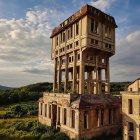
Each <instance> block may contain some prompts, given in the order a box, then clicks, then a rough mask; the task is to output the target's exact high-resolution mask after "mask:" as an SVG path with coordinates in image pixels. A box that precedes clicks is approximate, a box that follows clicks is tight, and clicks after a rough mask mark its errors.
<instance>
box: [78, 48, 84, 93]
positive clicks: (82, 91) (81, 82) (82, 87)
mask: <svg viewBox="0 0 140 140" xmlns="http://www.w3.org/2000/svg"><path fill="white" fill-rule="evenodd" d="M84 84H85V65H84V60H83V52H82V50H81V52H80V75H79V94H83V93H84V88H85V85H84Z"/></svg>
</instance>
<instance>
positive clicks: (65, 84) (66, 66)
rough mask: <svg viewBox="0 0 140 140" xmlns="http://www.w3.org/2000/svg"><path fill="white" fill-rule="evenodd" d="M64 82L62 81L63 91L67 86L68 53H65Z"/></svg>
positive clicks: (65, 90)
mask: <svg viewBox="0 0 140 140" xmlns="http://www.w3.org/2000/svg"><path fill="white" fill-rule="evenodd" d="M65 64H66V65H65V83H64V92H65V93H66V92H67V88H68V55H67V54H66V63H65Z"/></svg>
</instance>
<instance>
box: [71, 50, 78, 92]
mask: <svg viewBox="0 0 140 140" xmlns="http://www.w3.org/2000/svg"><path fill="white" fill-rule="evenodd" d="M73 60H74V61H73V86H72V87H73V92H74V93H76V80H77V79H76V78H77V77H76V76H77V70H76V62H77V57H76V53H75V51H74V52H73Z"/></svg>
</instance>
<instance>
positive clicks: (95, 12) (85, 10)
mask: <svg viewBox="0 0 140 140" xmlns="http://www.w3.org/2000/svg"><path fill="white" fill-rule="evenodd" d="M85 15H90V16H94V17H95V18H96V19H98V20H99V21H101V22H104V23H108V24H110V25H112V26H113V27H114V28H117V25H116V22H115V19H114V17H113V16H110V15H108V14H106V13H104V12H102V11H101V10H99V9H97V8H95V7H93V6H91V5H88V4H86V5H84V6H83V7H82V8H81V9H80V10H79V11H77V12H76V13H74V14H73V15H72V16H70V17H69V18H67V19H66V20H65V21H63V22H62V23H61V24H59V26H57V27H55V28H54V29H53V31H52V34H51V36H50V38H52V37H54V36H55V35H57V34H58V33H60V32H61V31H63V30H65V29H66V28H67V27H69V26H70V25H72V24H73V23H75V22H77V21H78V20H79V19H81V18H82V17H84V16H85Z"/></svg>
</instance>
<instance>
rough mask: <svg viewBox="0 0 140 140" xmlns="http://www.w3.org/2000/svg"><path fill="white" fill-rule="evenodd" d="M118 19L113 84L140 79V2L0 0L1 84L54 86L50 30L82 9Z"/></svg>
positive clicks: (112, 75) (112, 73)
mask: <svg viewBox="0 0 140 140" xmlns="http://www.w3.org/2000/svg"><path fill="white" fill-rule="evenodd" d="M86 3H88V4H91V5H93V6H95V7H97V8H99V9H101V10H102V11H104V12H107V13H109V14H110V15H112V16H114V17H115V19H116V22H117V25H118V28H117V30H116V55H115V56H113V57H112V58H111V64H110V66H111V81H131V80H134V79H136V78H138V77H139V76H140V0H135V1H134V0H0V85H5V86H12V87H19V86H23V85H28V84H31V83H37V82H44V81H45V82H52V79H53V62H52V61H51V59H50V51H51V45H50V43H51V40H50V39H49V36H50V33H51V30H52V29H53V28H54V27H55V26H56V25H58V24H59V23H60V22H61V21H63V20H65V18H67V17H69V16H70V15H71V14H73V13H74V12H75V11H77V10H78V9H80V7H81V6H83V5H84V4H86Z"/></svg>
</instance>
